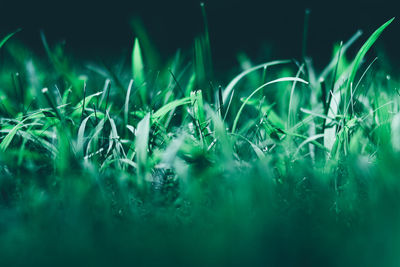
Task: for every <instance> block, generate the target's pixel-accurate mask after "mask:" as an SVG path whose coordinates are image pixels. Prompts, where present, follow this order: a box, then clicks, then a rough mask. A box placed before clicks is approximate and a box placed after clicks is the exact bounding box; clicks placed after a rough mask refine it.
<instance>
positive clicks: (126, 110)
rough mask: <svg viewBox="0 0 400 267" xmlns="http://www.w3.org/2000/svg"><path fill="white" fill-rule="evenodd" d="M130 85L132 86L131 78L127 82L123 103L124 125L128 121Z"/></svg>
mask: <svg viewBox="0 0 400 267" xmlns="http://www.w3.org/2000/svg"><path fill="white" fill-rule="evenodd" d="M132 86H133V80H131V81H130V82H129V85H128V90H127V91H126V97H125V105H124V122H125V125H128V123H129V121H128V119H129V117H128V115H129V98H130V96H131V90H132Z"/></svg>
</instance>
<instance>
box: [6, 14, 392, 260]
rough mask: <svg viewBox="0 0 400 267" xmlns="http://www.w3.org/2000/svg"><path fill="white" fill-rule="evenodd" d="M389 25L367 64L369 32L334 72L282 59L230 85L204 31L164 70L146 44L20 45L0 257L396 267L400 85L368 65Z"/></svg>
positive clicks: (9, 114) (14, 55)
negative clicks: (116, 59) (126, 53)
mask: <svg viewBox="0 0 400 267" xmlns="http://www.w3.org/2000/svg"><path fill="white" fill-rule="evenodd" d="M203 12H204V6H203ZM204 18H205V16H204ZM205 22H206V19H205ZM391 22H392V20H390V21H388V22H387V23H385V24H384V25H383V26H382V27H380V28H379V29H378V30H377V31H376V32H375V33H374V34H373V35H372V36H371V37H370V38H369V39H367V41H366V42H365V44H364V45H363V46H362V48H361V50H360V51H359V52H358V54H357V56H356V57H355V59H354V60H353V61H352V62H353V63H349V60H348V58H347V54H346V50H347V49H348V47H349V46H350V45H351V44H353V43H354V42H355V40H356V39H357V38H359V37H360V34H359V33H357V34H356V35H355V36H354V37H353V38H352V39H351V40H349V41H348V42H347V43H345V44H342V45H340V46H339V48H338V50H337V51H336V53H335V54H334V56H333V58H332V62H331V63H330V64H328V65H327V68H326V69H325V70H323V71H322V72H321V73H318V71H317V70H315V69H314V68H313V67H312V61H311V60H310V59H309V58H305V59H304V60H302V61H296V60H278V61H270V62H267V63H264V64H261V65H255V66H250V67H249V68H248V69H245V70H244V71H243V72H242V73H241V74H238V75H237V76H236V77H234V78H233V79H232V80H231V82H230V83H227V85H226V86H224V83H221V86H220V87H219V88H216V87H214V84H218V85H219V83H217V82H216V79H215V77H216V76H217V75H216V74H215V73H214V72H213V70H212V67H211V65H212V64H211V52H210V51H211V50H210V39H209V37H208V25H207V23H205V25H206V27H205V28H206V30H205V34H204V35H202V36H201V37H199V38H198V39H196V41H195V45H194V55H193V58H192V57H191V56H190V54H185V53H181V52H178V53H177V54H176V56H175V57H174V58H173V59H172V60H171V61H168V62H166V63H164V64H159V63H158V64H155V63H154V62H155V61H154V60H152V59H151V60H150V59H149V61H147V58H146V53H147V54H148V51H153V47H152V46H151V45H150V44H148V42H147V41H146V42H145V43H147V45H148V47H147V46H146V45H145V46H142V47H141V43H140V40H139V39H138V38H136V39H135V41H134V46H133V51H132V54H131V55H130V56H131V59H132V60H131V61H128V62H131V63H129V64H125V63H124V64H121V65H118V64H116V65H115V66H107V65H97V64H95V63H90V64H86V65H85V64H82V63H80V62H79V61H78V60H73V59H71V58H72V57H71V56H70V55H67V54H66V53H65V50H64V49H63V47H62V45H55V46H53V45H50V44H48V43H47V41H46V39H45V37H44V34H42V40H43V43H44V47H45V50H46V53H47V55H48V60H44V59H39V58H38V57H37V56H35V55H34V54H32V53H29V52H26V51H29V50H28V49H27V48H26V47H25V46H24V45H23V44H21V43H19V42H18V41H17V40H11V41H8V39H10V37H12V35H13V34H10V35H7V36H6V37H5V38H4V39H3V41H1V42H0V48H1V49H4V50H5V56H4V57H3V58H2V59H1V60H2V61H3V62H2V64H3V65H2V68H1V69H0V86H1V90H0V99H1V103H0V116H1V128H0V151H1V152H0V255H1V257H0V262H2V263H4V264H5V265H4V266H7V265H8V264H14V265H30V266H32V265H39V264H40V265H42V266H43V265H54V264H56V265H63V264H65V265H68V266H69V265H73V264H75V265H76V264H78V265H88V264H89V265H105V266H107V265H111V264H122V263H127V264H134V265H139V266H140V265H145V266H149V265H163V266H165V265H169V264H170V265H175V266H176V265H182V266H193V265H199V266H224V265H226V266H233V265H238V266H244V265H247V266H322V265H323V266H378V265H379V266H398V263H399V261H400V257H399V256H398V253H397V250H398V249H399V248H400V246H399V242H400V238H399V234H400V231H399V230H400V228H399V227H398V223H399V222H400V220H399V219H400V217H399V215H400V213H399V208H400V204H399V203H400V202H399V193H400V187H399V185H400V183H399V181H398V173H399V171H400V169H399V168H400V167H399V166H398V164H397V162H399V160H400V154H399V153H400V151H399V142H398V139H399V138H400V136H399V107H400V102H399V101H400V99H399V95H398V93H397V91H396V90H395V88H397V87H398V84H399V83H398V80H397V79H395V78H390V79H389V76H387V73H386V72H385V71H386V70H382V69H379V68H377V67H376V65H372V63H371V65H370V66H368V65H367V67H366V66H365V65H366V64H361V63H363V62H364V61H363V59H364V57H365V55H366V53H367V52H368V50H369V48H370V47H371V46H372V45H373V43H374V42H375V41H376V39H377V38H378V37H379V35H380V34H381V33H382V31H383V30H384V29H385V28H386V27H387V26H388V25H389V24H390V23H391ZM138 27H139V26H138ZM141 32H142V35H143V34H144V33H143V31H141ZM144 35H145V34H144ZM6 41H8V43H7V44H6ZM21 51H25V52H21ZM142 51H143V53H142ZM146 51H147V52H146ZM304 51H305V49H304ZM152 58H157V56H153V57H152ZM192 60H193V61H192ZM188 62H189V63H188ZM191 62H193V64H192V63H191ZM373 62H375V61H373ZM366 63H368V62H366ZM243 65H244V64H243ZM363 71H365V72H364V73H363V74H362V75H360V73H362V72H363ZM355 85H356V86H355ZM43 88H44V89H43ZM350 110H351V112H350Z"/></svg>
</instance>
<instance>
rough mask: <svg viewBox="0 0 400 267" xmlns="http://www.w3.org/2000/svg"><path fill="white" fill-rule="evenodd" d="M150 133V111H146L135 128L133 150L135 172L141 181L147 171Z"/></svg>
mask: <svg viewBox="0 0 400 267" xmlns="http://www.w3.org/2000/svg"><path fill="white" fill-rule="evenodd" d="M149 135H150V113H148V114H147V115H146V116H145V117H144V118H143V119H142V120H141V121H140V122H139V124H138V126H137V129H136V140H135V152H136V163H137V166H138V168H137V174H138V178H139V179H140V180H139V181H138V182H139V183H141V181H142V179H146V178H145V176H146V173H147V165H148V164H147V155H148V153H147V147H148V144H149Z"/></svg>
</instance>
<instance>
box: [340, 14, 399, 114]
mask: <svg viewBox="0 0 400 267" xmlns="http://www.w3.org/2000/svg"><path fill="white" fill-rule="evenodd" d="M393 20H394V18H392V19H390V20H389V21H387V22H386V23H385V24H383V25H382V26H380V27H379V28H378V29H377V30H376V31H375V32H374V33H373V34H372V35H371V36H370V37H369V38H368V40H367V41H366V42H365V43H364V45H363V46H362V47H361V49H360V50H359V51H358V53H357V55H356V57H355V59H354V61H353V64H352V70H351V72H350V76H349V79H348V81H347V85H346V96H345V105H344V107H347V103H346V102H347V101H348V99H347V98H348V97H349V96H350V95H351V94H350V93H351V92H350V90H351V87H352V86H353V83H354V79H355V77H356V74H357V70H358V68H359V67H360V65H361V61H362V59H363V58H364V56H365V54H366V53H367V52H368V51H369V49H370V48H371V46H372V45H373V44H374V43H375V42H376V40H377V39H378V38H379V36H380V35H381V34H382V32H383V31H384V30H385V29H386V28H387V27H388V26H389V25H390V24H391V23H392V21H393Z"/></svg>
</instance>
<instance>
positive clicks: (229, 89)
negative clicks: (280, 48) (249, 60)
mask: <svg viewBox="0 0 400 267" xmlns="http://www.w3.org/2000/svg"><path fill="white" fill-rule="evenodd" d="M290 62H292V61H291V60H277V61H271V62H267V63H263V64H260V65H257V66H254V67H252V68H250V69H248V70H245V71H243V72H242V73H240V74H239V75H237V76H236V77H235V78H233V80H232V81H230V82H229V84H228V85H227V86H226V88H225V90H224V92H223V94H222V96H223V100H224V103H226V101H227V99H228V97H229V95H230V93H231V92H232V90H233V89H234V88H235V86H236V85H237V84H238V83H239V82H240V80H242V79H243V78H244V77H246V76H247V75H248V74H250V73H252V72H254V71H257V70H259V69H264V68H268V67H271V66H275V65H282V64H289V63H290Z"/></svg>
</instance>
